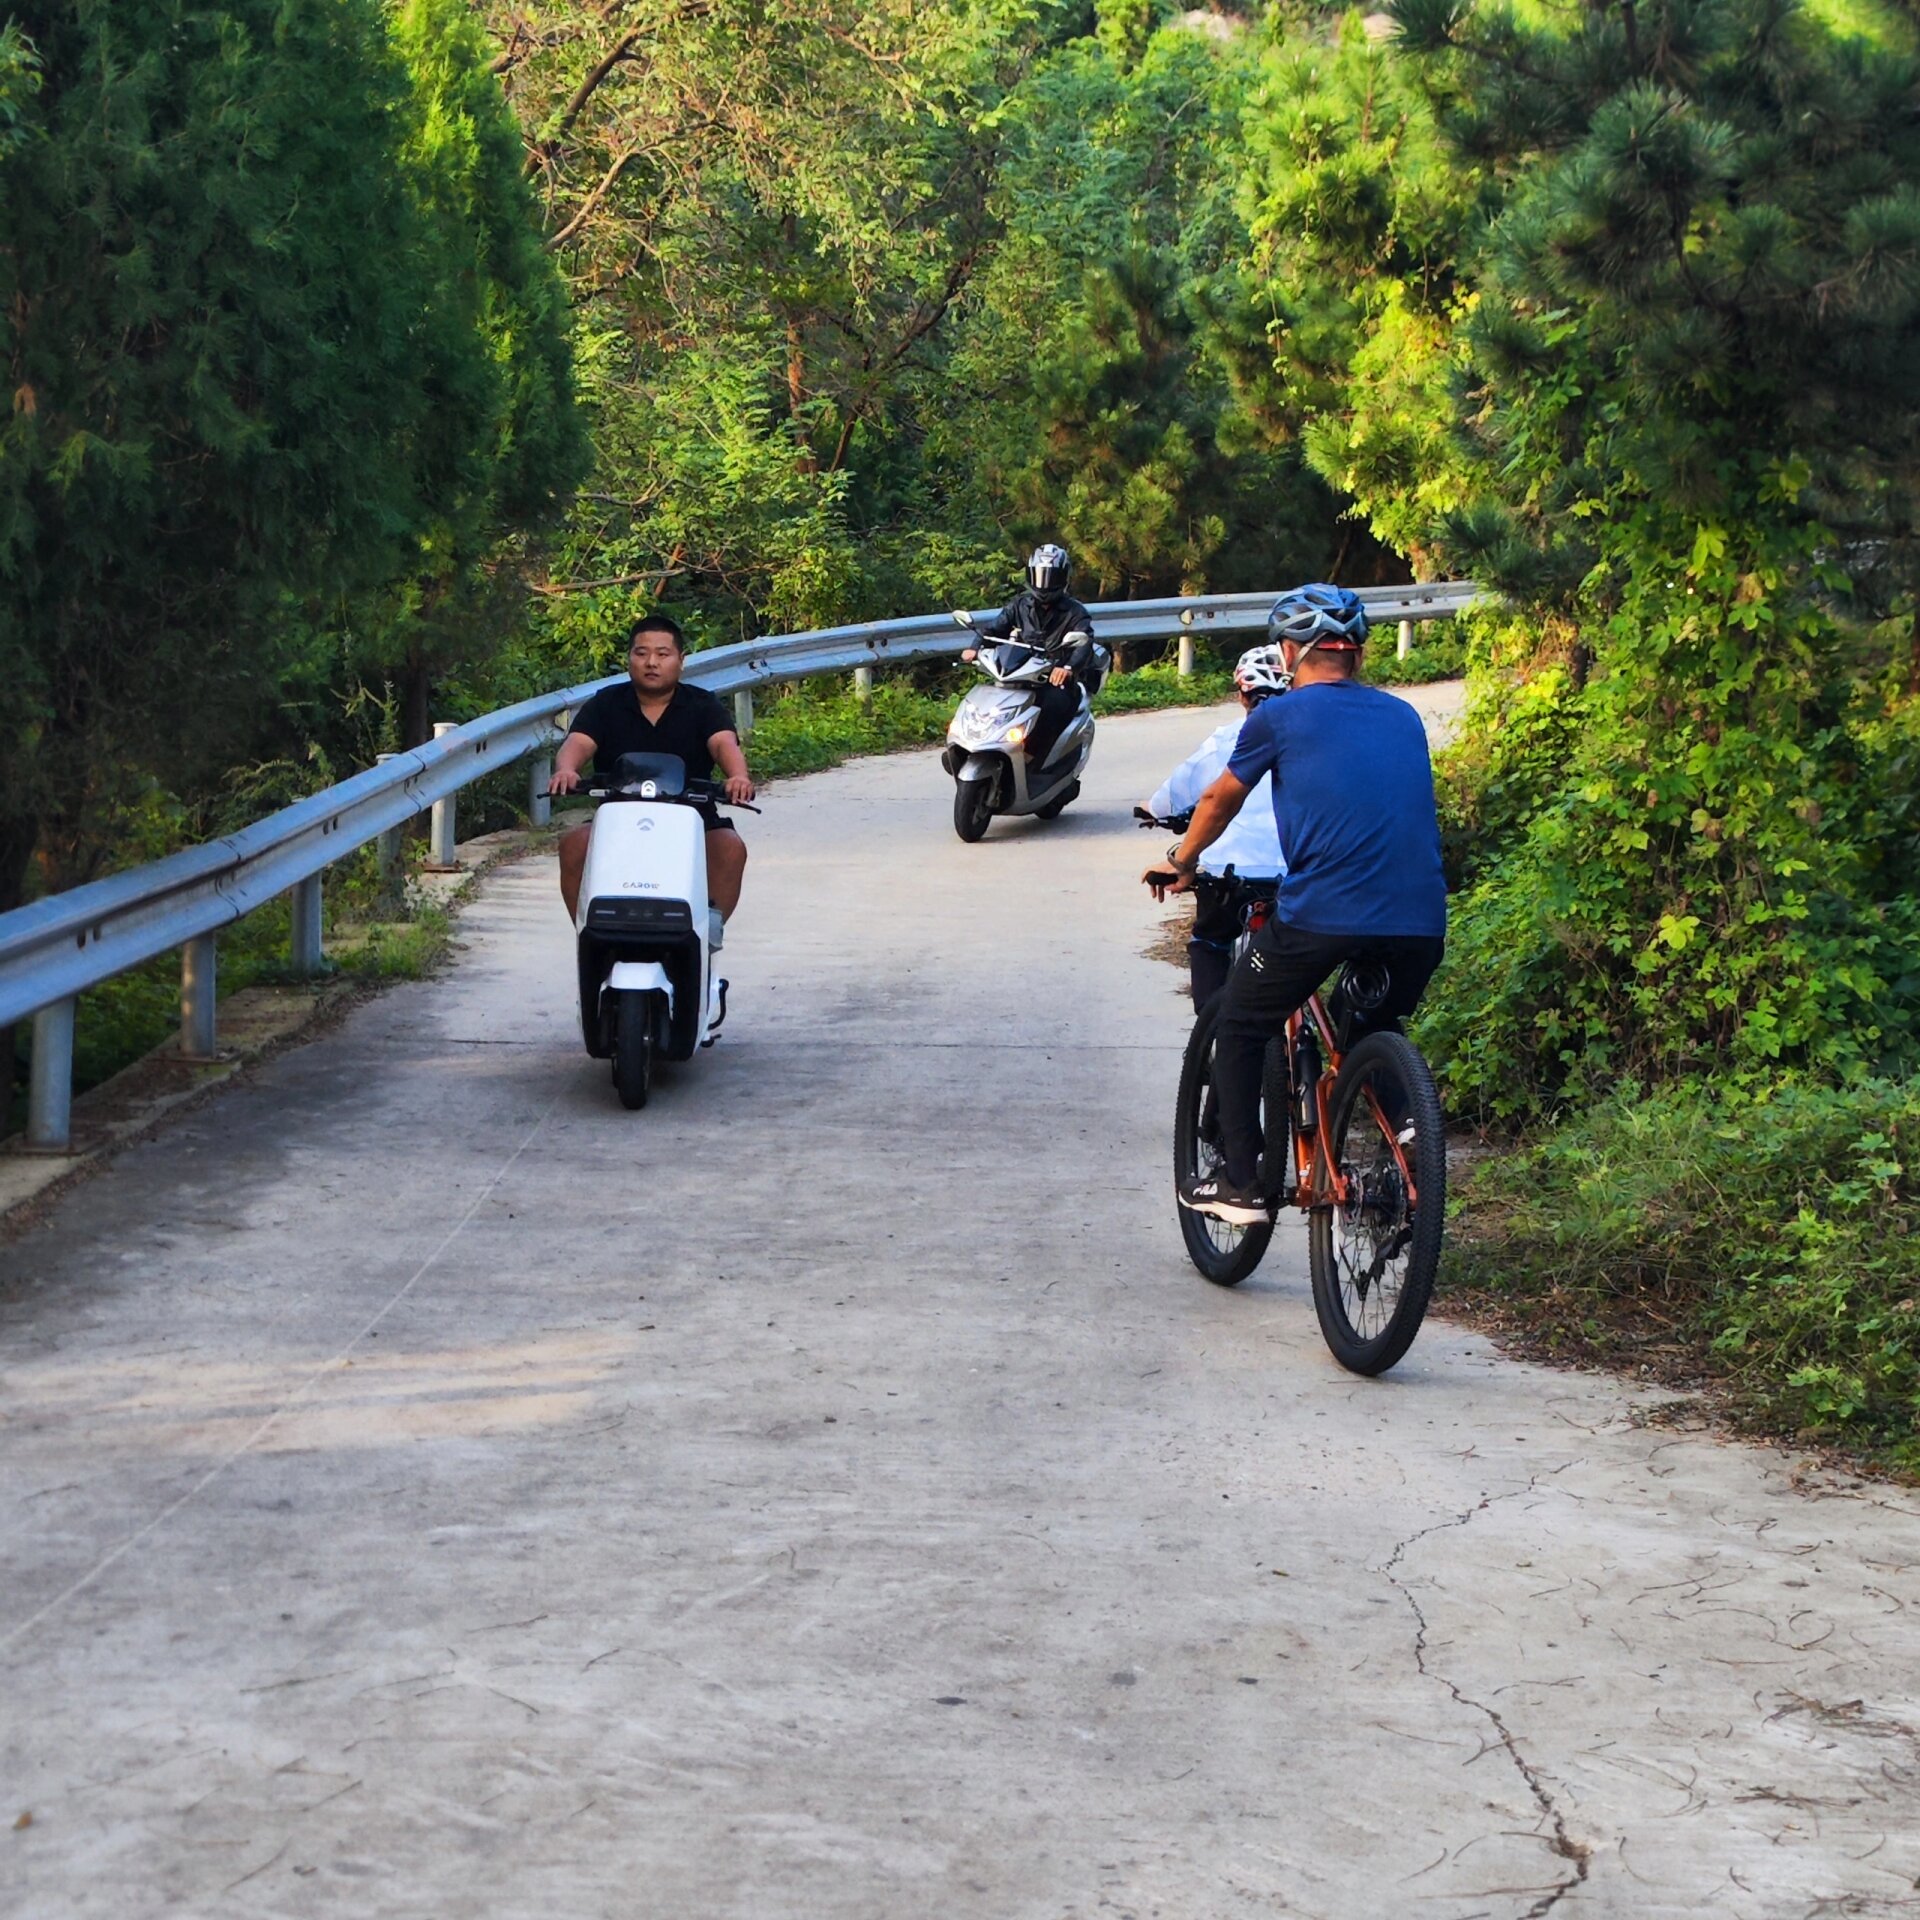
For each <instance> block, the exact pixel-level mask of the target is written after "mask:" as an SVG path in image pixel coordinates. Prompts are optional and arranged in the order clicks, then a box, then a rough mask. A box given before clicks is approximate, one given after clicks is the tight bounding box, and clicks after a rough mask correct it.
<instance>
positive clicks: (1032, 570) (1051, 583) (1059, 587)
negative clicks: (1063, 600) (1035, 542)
mask: <svg viewBox="0 0 1920 1920" xmlns="http://www.w3.org/2000/svg"><path fill="white" fill-rule="evenodd" d="M1072 579H1073V560H1072V558H1071V556H1070V555H1069V554H1068V552H1067V550H1066V548H1065V547H1057V546H1055V545H1054V544H1053V543H1052V542H1051V541H1049V542H1048V543H1047V544H1046V545H1045V546H1044V547H1035V548H1034V550H1033V552H1032V553H1031V554H1029V555H1028V556H1027V585H1028V586H1030V587H1031V588H1032V589H1033V591H1034V593H1035V594H1036V595H1037V596H1038V597H1039V601H1040V604H1041V605H1042V606H1043V607H1051V606H1053V605H1054V604H1055V603H1056V602H1057V601H1058V600H1059V599H1060V597H1061V595H1062V594H1064V593H1065V592H1066V590H1067V586H1068V583H1069V582H1070V581H1071V580H1072Z"/></svg>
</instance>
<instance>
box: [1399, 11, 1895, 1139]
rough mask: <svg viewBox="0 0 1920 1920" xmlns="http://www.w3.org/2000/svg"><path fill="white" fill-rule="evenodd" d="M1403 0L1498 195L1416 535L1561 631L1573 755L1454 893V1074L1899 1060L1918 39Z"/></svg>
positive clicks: (1451, 141) (1773, 21)
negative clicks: (1450, 448)
mask: <svg viewBox="0 0 1920 1920" xmlns="http://www.w3.org/2000/svg"><path fill="white" fill-rule="evenodd" d="M1396 17H1397V18H1398V19H1399V21H1400V23H1401V27H1402V32H1403V36H1404V38H1405V41H1406V43H1407V44H1408V46H1409V47H1410V48H1411V49H1412V50H1413V51H1414V52H1415V53H1416V54H1417V55H1418V56H1419V58H1420V61H1421V70H1422V73H1423V75H1424V78H1425V82H1426V84H1427V86H1428V88H1429V90H1430V93H1431V96H1432V99H1433V101H1434V104H1435V107H1436V111H1437V113H1438V116H1439V121H1440V125H1441V127H1442V129H1443V131H1444V134H1445V137H1446V140H1447V142H1448V145H1449V149H1450V150H1451V151H1452V153H1453V154H1454V155H1455V156H1456V160H1457V162H1458V164H1459V165H1461V166H1463V167H1465V166H1469V165H1471V166H1475V167H1483V168H1485V169H1487V170H1488V171H1489V172H1490V174H1491V175H1492V176H1493V177H1494V178H1496V179H1497V180H1499V181H1500V182H1502V183H1503V184H1504V192H1505V199H1504V204H1503V206H1502V208H1501V211H1500V213H1499V215H1498V218H1497V219H1496V220H1495V221H1494V222H1493V223H1492V225H1491V226H1490V227H1489V228H1488V230H1487V232H1486V234H1485V235H1484V237H1483V238H1482V239H1481V240H1479V241H1478V242H1477V243H1476V245H1475V247H1474V251H1473V258H1472V264H1471V282H1472V299H1471V308H1470V311H1469V312H1468V313H1467V315H1466V317H1465V319H1464V322H1463V328H1462V335H1463V340H1464V345H1465V349H1466V353H1467V355H1468V361H1467V366H1466V369H1465V373H1464V376H1463V380H1462V383H1461V393H1460V397H1461V401H1462V403H1463V404H1462V409H1461V418H1462V424H1463V426H1464V428H1465V430H1466V432H1467V435H1468V437H1469V441H1470V446H1471V455H1472V457H1471V473H1472V477H1473V481H1474V487H1473V497H1472V498H1471V499H1470V500H1469V501H1468V502H1467V503H1466V504H1464V505H1463V506H1462V507H1461V508H1460V509H1459V510H1458V511H1456V512H1454V513H1452V514H1450V515H1448V516H1446V517H1445V519H1444V521H1443V524H1442V525H1441V527H1440V528H1439V529H1438V537H1439V540H1440V543H1441V545H1442V547H1443V549H1444V550H1446V551H1448V552H1450V553H1451V554H1452V555H1453V556H1454V557H1455V559H1456V560H1457V561H1458V562H1459V563H1460V564H1461V565H1462V566H1464V567H1470V568H1472V569H1474V570H1476V571H1478V572H1481V573H1482V574H1484V575H1488V576H1491V577H1493V578H1496V579H1499V580H1503V581H1505V582H1507V583H1509V584H1510V585H1512V586H1513V587H1515V588H1516V590H1518V591H1520V592H1521V593H1522V594H1524V595H1526V596H1528V597H1530V598H1531V599H1533V600H1534V601H1535V602H1536V603H1541V604H1551V605H1558V606H1561V607H1564V608H1566V609H1568V610H1569V611H1570V612H1571V613H1572V614H1573V616H1574V617H1575V618H1576V619H1577V620H1578V622H1579V624H1580V631H1581V639H1582V642H1583V646H1582V648H1581V650H1580V652H1579V654H1578V656H1577V658H1576V661H1575V671H1574V673H1573V674H1572V675H1571V676H1569V677H1568V678H1567V679H1566V680H1565V682H1564V683H1563V684H1564V696H1563V697H1564V699H1565V701H1566V702H1567V703H1569V717H1570V720H1571V724H1570V725H1568V726H1567V727H1566V728H1565V730H1564V732H1563V733H1562V734H1561V736H1560V737H1561V738H1562V739H1563V741H1564V742H1565V757H1564V759H1563V760H1561V761H1560V762H1558V763H1557V764H1556V765H1551V766H1549V767H1548V768H1547V769H1545V770H1543V772H1542V773H1541V776H1540V780H1539V786H1538V788H1537V791H1536V801H1535V805H1534V806H1533V808H1532V810H1531V811H1530V812H1527V813H1523V814H1522V815H1521V816H1520V826H1519V838H1518V839H1517V840H1516V841H1511V842H1509V843H1508V844H1507V845H1506V846H1505V847H1504V848H1495V849H1492V850H1491V851H1492V853H1493V854H1494V858H1493V861H1492V864H1491V865H1490V866H1489V867H1488V868H1487V869H1486V870H1485V871H1484V873H1483V875H1482V877H1481V878H1480V880H1479V881H1478V883H1477V885H1476V887H1475V890H1474V891H1473V892H1472V893H1471V894H1470V895H1469V896H1468V898H1467V900H1466V902H1465V907H1464V911H1463V913H1462V915H1461V917H1460V920H1461V936H1460V937H1459V938H1457V939H1456V943H1455V951H1456V966H1455V969H1454V971H1453V973H1452V975H1451V977H1450V981H1449V991H1448V994H1447V996H1446V1000H1447V1005H1446V1007H1445V1009H1444V1010H1443V1011H1441V1012H1440V1013H1439V1014H1437V1015H1436V1019H1437V1020H1438V1021H1439V1023H1440V1028H1439V1029H1438V1030H1441V1031H1444V1034H1445V1036H1446V1037H1447V1039H1448V1041H1449V1044H1450V1045H1451V1046H1452V1047H1453V1048H1454V1050H1455V1053H1456V1060H1457V1062H1458V1064H1457V1066H1456V1079H1457V1082H1458V1083H1459V1084H1462V1085H1465V1086H1467V1087H1468V1088H1470V1089H1471V1090H1472V1091H1475V1092H1477V1093H1479V1094H1481V1095H1483V1096H1484V1097H1486V1098H1488V1099H1492V1100H1499V1099H1505V1100H1508V1101H1512V1100H1515V1099H1526V1098H1534V1097H1539V1096H1540V1095H1541V1094H1542V1093H1551V1091H1552V1090H1553V1088H1554V1087H1555V1086H1556V1085H1558V1084H1560V1083H1561V1081H1562V1080H1563V1078H1564V1077H1565V1076H1566V1075H1567V1074H1569V1073H1574V1074H1585V1075H1592V1074H1598V1073H1610V1072H1615V1071H1618V1070H1619V1069H1621V1068H1622V1067H1625V1068H1627V1069H1629V1070H1632V1071H1636V1072H1640V1073H1645V1074H1657V1073H1670V1072H1675V1071H1683V1070H1686V1069H1688V1068H1690V1067H1694V1066H1699V1065H1703V1064H1707V1063H1713V1064H1715V1065H1719V1066H1722V1067H1727V1066H1731V1067H1732V1068H1733V1069H1735V1070H1742V1069H1744V1070H1748V1071H1754V1072H1763V1071H1766V1070H1768V1069H1769V1068H1770V1066H1771V1065H1772V1064H1773V1063H1776V1062H1781V1061H1789V1062H1790V1061H1796V1060H1811V1061H1814V1062H1817V1063H1819V1064H1821V1065H1823V1066H1826V1067H1829V1068H1834V1069H1847V1068H1849V1067H1851V1066H1858V1065H1861V1064H1865V1063H1868V1062H1871V1061H1873V1060H1875V1059H1876V1058H1880V1057H1885V1056H1892V1057H1895V1058H1904V1057H1910V1056H1911V1054H1912V1052H1913V1050H1914V1047H1915V1042H1916V1017H1917V1015H1920V1001H1917V998H1916V994H1915V986H1916V984H1917V983H1916V982H1915V981H1914V980H1913V978H1912V972H1911V968H1910V965H1909V963H1908V961H1907V960H1906V959H1905V957H1904V956H1905V951H1906V950H1907V949H1908V947H1909V946H1910V942H1911V938H1912V934H1913V916H1914V908H1913V902H1912V900H1911V898H1910V897H1907V896H1905V895H1904V894H1903V893H1902V891H1901V890H1900V889H1899V888H1898V887H1897V886H1895V885H1893V884H1891V882H1892V881H1893V879H1894V877H1895V874H1896V871H1897V870H1896V868H1895V866H1894V865H1893V864H1892V863H1890V862H1889V861H1888V859H1887V858H1886V857H1885V852H1884V846H1885V812H1884V809H1885V805H1886V796H1885V793H1884V787H1883V784H1882V782H1881V781H1880V780H1879V779H1877V778H1876V777H1875V774H1876V771H1877V770H1876V768H1875V764H1874V756H1875V753H1876V751H1877V749H1876V747H1875V745H1874V741H1873V736H1874V735H1875V733H1876V730H1881V729H1884V726H1885V724H1886V714H1887V709H1886V706H1885V699H1884V685H1885V683H1884V682H1882V681H1879V680H1877V679H1876V674H1877V673H1878V672H1879V670H1880V669H1881V668H1883V667H1884V666H1885V665H1886V662H1885V659H1884V655H1883V654H1881V653H1877V652H1876V649H1875V643H1874V642H1873V640H1872V639H1871V637H1869V636H1863V634H1862V632H1861V629H1860V627H1859V625H1858V623H1857V622H1856V621H1854V620H1852V619H1850V618H1849V617H1848V616H1847V612H1846V609H1847V606H1848V603H1849V601H1850V600H1851V601H1855V602H1858V601H1866V602H1867V603H1868V604H1869V607H1870V608H1872V607H1873V603H1874V602H1876V601H1877V602H1878V607H1877V609H1874V610H1880V611H1884V610H1885V609H1886V608H1887V607H1889V606H1896V605H1898V604H1900V601H1901V598H1902V596H1908V597H1907V599H1906V605H1907V606H1908V607H1909V608H1910V607H1911V599H1910V595H1911V590H1912V575H1913V565H1914V554H1915V549H1914V543H1913V530H1912V520H1911V501H1912V497H1913V488H1914V484H1915V481H1916V479H1920V474H1916V472H1915V470H1914V464H1913V463H1914V456H1915V452H1916V447H1917V446H1920V440H1917V439H1916V429H1915V422H1916V420H1920V404H1917V403H1920V354H1917V353H1916V347H1920V339H1917V338H1916V324H1917V323H1920V200H1917V199H1916V195H1915V191H1914V188H1913V185H1912V182H1913V180H1914V179H1915V177H1916V162H1917V161H1920V145H1917V144H1916V143H1920V131H1917V129H1920V116H1916V115H1915V113H1914V111H1913V109H1914V105H1915V101H1916V66H1915V62H1914V59H1913V57H1912V53H1911V48H1910V37H1909V36H1908V35H1907V33H1906V32H1905V30H1904V29H1899V30H1895V29H1888V30H1887V32H1886V33H1885V34H1882V35H1880V36H1878V37H1876V36H1870V35H1863V34H1860V33H1856V32H1851V31H1847V30H1842V29H1837V28H1834V27H1831V26H1828V25H1825V24H1823V23H1822V22H1821V21H1819V20H1817V19H1815V18H1813V17H1812V16H1810V15H1808V14H1806V13H1804V12H1802V11H1800V10H1799V9H1797V8H1795V7H1792V6H1789V5H1782V4H1779V3H1778V0H1668V4H1664V5H1660V6H1656V7H1653V8H1647V7H1643V6H1637V5H1632V4H1624V3H1622V4H1607V5H1600V6H1595V7H1593V8H1590V9H1588V10H1586V11H1584V12H1583V13H1582V14H1580V15H1579V16H1577V17H1576V18H1573V19H1571V20H1569V21H1567V22H1564V23H1562V22H1552V23H1549V24H1544V25H1538V24H1533V23H1532V22H1531V17H1530V16H1526V17H1523V16H1521V15H1518V14H1516V13H1514V12H1513V11H1511V10H1509V9H1507V8H1504V7H1499V6H1481V7H1475V6H1472V5H1463V4H1460V0H1399V5H1398V6H1397V9H1396ZM1485 724H1486V725H1487V726H1489V727H1492V728H1496V729H1497V727H1498V725H1499V719H1498V716H1497V714H1495V713H1493V712H1491V711H1490V712H1489V713H1488V714H1487V716H1486V721H1485ZM1502 1056H1505V1058H1506V1061H1507V1065H1506V1066H1505V1067H1504V1068H1503V1067H1502V1065H1501V1059H1502ZM1516 1061H1517V1063H1518V1065H1519V1067H1520V1068H1521V1072H1522V1075H1523V1079H1522V1081H1521V1083H1519V1085H1518V1086H1517V1087H1516V1085H1515V1083H1514V1080H1513V1063H1514V1062H1516ZM1503 1073H1504V1075H1505V1077H1506V1079H1507V1082H1508V1084H1507V1086H1506V1088H1505V1089H1504V1090H1503V1089H1502V1087H1501V1085H1500V1082H1501V1077H1502V1075H1503Z"/></svg>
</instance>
